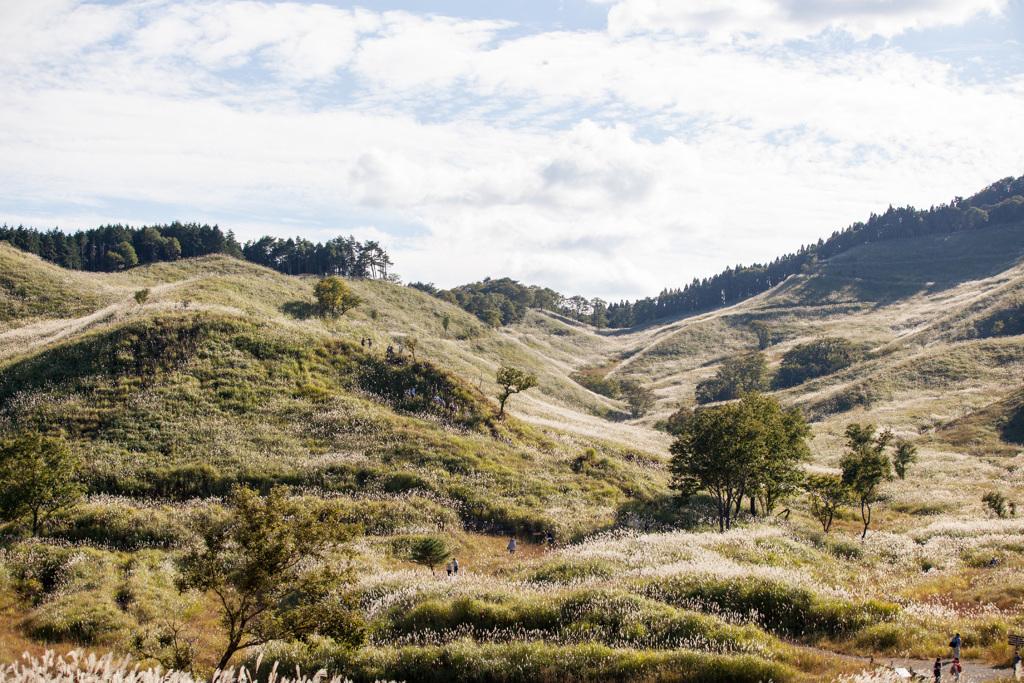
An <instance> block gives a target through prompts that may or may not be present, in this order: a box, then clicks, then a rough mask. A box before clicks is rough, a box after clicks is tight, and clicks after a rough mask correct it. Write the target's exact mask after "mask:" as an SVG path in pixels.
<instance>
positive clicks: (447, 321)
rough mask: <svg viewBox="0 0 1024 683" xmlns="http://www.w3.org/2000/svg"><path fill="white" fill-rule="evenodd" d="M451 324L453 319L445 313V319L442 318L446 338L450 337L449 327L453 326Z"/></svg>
mask: <svg viewBox="0 0 1024 683" xmlns="http://www.w3.org/2000/svg"><path fill="white" fill-rule="evenodd" d="M451 324H452V317H451V316H450V315H448V314H447V313H445V314H444V317H443V318H441V327H443V328H444V336H445V337H447V336H448V326H449V325H451Z"/></svg>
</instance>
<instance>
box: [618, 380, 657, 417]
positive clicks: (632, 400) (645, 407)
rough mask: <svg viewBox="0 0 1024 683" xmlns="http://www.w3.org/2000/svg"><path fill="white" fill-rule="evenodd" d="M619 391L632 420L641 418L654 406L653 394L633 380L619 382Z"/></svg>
mask: <svg viewBox="0 0 1024 683" xmlns="http://www.w3.org/2000/svg"><path fill="white" fill-rule="evenodd" d="M619 391H620V392H622V397H623V399H625V401H626V404H627V405H628V406H629V413H630V415H632V416H633V418H634V419H635V418H639V417H643V416H644V415H646V414H647V411H649V410H650V409H651V408H652V407H653V406H654V394H653V393H652V392H651V390H650V389H648V388H647V387H645V386H643V385H642V384H640V382H638V381H636V380H635V379H623V380H620V381H619Z"/></svg>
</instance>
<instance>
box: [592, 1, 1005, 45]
mask: <svg viewBox="0 0 1024 683" xmlns="http://www.w3.org/2000/svg"><path fill="white" fill-rule="evenodd" d="M1007 2H1008V0H903V1H901V2H893V1H892V0H687V1H686V2H678V1H677V0H621V1H619V2H615V3H614V5H613V6H612V7H611V9H610V11H609V14H608V28H609V31H610V32H611V33H612V34H613V35H617V36H624V35H629V34H635V33H651V32H653V33H657V32H661V31H672V32H675V33H680V34H702V35H706V36H708V37H710V38H711V39H712V40H716V41H731V40H734V39H737V38H744V37H757V38H760V39H765V40H769V41H780V42H781V41H786V40H801V39H806V38H811V37H814V36H817V35H819V34H821V33H823V32H827V31H845V32H847V33H849V34H851V35H852V36H853V37H854V38H856V39H858V40H864V39H866V38H870V37H872V36H881V37H883V38H892V37H894V36H897V35H900V34H902V33H905V32H907V31H912V30H924V29H928V28H934V27H939V26H960V25H962V24H963V23H965V22H967V21H968V20H970V19H973V18H974V17H976V16H978V15H979V14H983V13H988V14H999V13H1000V12H1002V10H1003V8H1005V7H1006V5H1007Z"/></svg>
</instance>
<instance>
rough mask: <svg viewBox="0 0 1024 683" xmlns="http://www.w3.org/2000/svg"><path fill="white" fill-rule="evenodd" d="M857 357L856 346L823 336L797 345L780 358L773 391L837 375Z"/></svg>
mask: <svg viewBox="0 0 1024 683" xmlns="http://www.w3.org/2000/svg"><path fill="white" fill-rule="evenodd" d="M859 358H860V351H859V350H858V349H857V347H855V346H854V345H853V343H852V342H850V341H849V340H848V339H843V338H841V337H825V338H824V339H817V340H815V341H812V342H808V343H807V344H799V345H797V346H795V347H793V348H792V349H790V350H789V351H787V352H786V353H785V354H784V355H783V356H782V364H781V365H780V367H779V372H778V374H777V375H775V380H774V381H773V382H772V385H773V387H774V388H776V389H785V388H788V387H795V386H796V385H798V384H802V383H804V382H806V381H807V380H809V379H814V378H815V377H821V376H823V375H831V374H832V373H834V372H838V371H840V370H842V369H843V368H845V367H848V366H850V365H852V364H853V363H855V362H856V361H857V360H858V359H859Z"/></svg>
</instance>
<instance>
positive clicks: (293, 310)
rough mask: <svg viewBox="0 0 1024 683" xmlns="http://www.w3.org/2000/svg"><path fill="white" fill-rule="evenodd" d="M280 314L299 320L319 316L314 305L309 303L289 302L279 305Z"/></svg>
mask: <svg viewBox="0 0 1024 683" xmlns="http://www.w3.org/2000/svg"><path fill="white" fill-rule="evenodd" d="M281 312H282V313H284V314H285V315H290V316H291V317H293V318H298V319H299V320H307V319H309V318H315V317H316V316H317V315H319V311H318V310H317V307H316V304H314V303H311V302H309V301H289V302H287V303H285V304H282V305H281Z"/></svg>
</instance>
